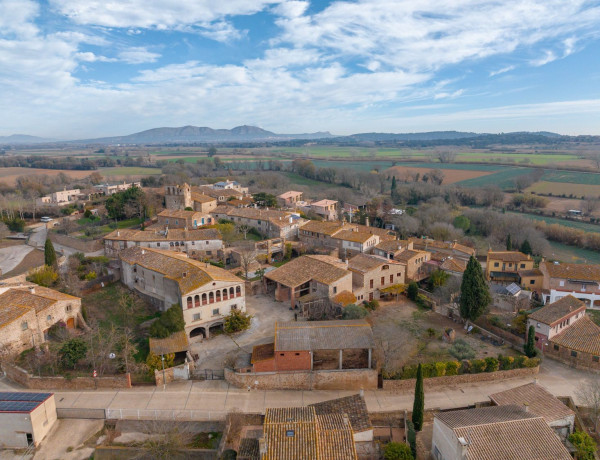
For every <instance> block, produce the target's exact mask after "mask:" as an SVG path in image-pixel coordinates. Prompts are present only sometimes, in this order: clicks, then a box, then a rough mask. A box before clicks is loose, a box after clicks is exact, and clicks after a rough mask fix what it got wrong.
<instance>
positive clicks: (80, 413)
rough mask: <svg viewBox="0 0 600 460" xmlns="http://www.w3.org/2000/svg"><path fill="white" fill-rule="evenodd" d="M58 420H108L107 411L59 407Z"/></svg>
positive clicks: (57, 409) (57, 410)
mask: <svg viewBox="0 0 600 460" xmlns="http://www.w3.org/2000/svg"><path fill="white" fill-rule="evenodd" d="M56 416H57V417H58V418H86V419H98V420H102V419H105V418H106V411H105V409H83V408H79V407H57V408H56Z"/></svg>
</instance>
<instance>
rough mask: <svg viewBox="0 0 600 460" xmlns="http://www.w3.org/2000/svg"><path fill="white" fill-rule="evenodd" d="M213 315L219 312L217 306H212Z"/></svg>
mask: <svg viewBox="0 0 600 460" xmlns="http://www.w3.org/2000/svg"><path fill="white" fill-rule="evenodd" d="M212 314H213V316H217V315H218V314H219V309H218V308H213V313H212Z"/></svg>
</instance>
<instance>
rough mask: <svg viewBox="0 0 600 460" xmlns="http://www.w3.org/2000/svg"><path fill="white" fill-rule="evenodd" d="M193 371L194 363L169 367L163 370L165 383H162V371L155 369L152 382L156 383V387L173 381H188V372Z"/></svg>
mask: <svg viewBox="0 0 600 460" xmlns="http://www.w3.org/2000/svg"><path fill="white" fill-rule="evenodd" d="M193 370H194V363H193V362H189V363H184V364H180V365H179V366H174V367H169V368H168V369H165V372H164V376H165V382H163V370H162V369H155V370H154V380H155V382H156V386H157V387H158V386H160V385H163V384H164V383H171V382H173V381H175V380H189V379H190V372H191V371H193Z"/></svg>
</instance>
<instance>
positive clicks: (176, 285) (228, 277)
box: [119, 247, 246, 339]
mask: <svg viewBox="0 0 600 460" xmlns="http://www.w3.org/2000/svg"><path fill="white" fill-rule="evenodd" d="M119 259H120V261H121V280H122V282H123V283H124V284H125V285H126V286H127V287H129V288H130V289H133V290H135V291H137V292H138V293H140V294H141V295H142V296H143V297H145V298H146V299H147V300H149V301H150V302H152V303H153V304H154V305H155V306H157V307H158V308H159V309H160V310H163V311H164V310H166V309H168V308H170V307H171V306H172V305H175V304H179V305H181V308H182V309H183V318H184V320H185V331H186V333H187V334H188V336H189V337H190V339H191V338H195V337H209V335H210V332H211V328H221V327H222V326H223V322H224V318H225V316H227V315H228V314H229V313H230V312H231V311H232V310H241V311H245V310H246V301H245V286H244V282H243V281H242V280H241V279H240V278H238V277H237V276H235V275H233V274H232V273H230V272H228V271H227V270H224V269H222V268H219V267H215V266H213V265H210V264H208V263H204V262H199V261H197V260H193V259H190V258H188V257H187V256H186V255H184V254H181V253H177V252H171V251H165V250H160V249H154V248H152V249H151V248H147V249H144V248H140V247H132V248H128V249H125V250H123V251H121V252H120V253H119Z"/></svg>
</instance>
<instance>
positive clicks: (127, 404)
mask: <svg viewBox="0 0 600 460" xmlns="http://www.w3.org/2000/svg"><path fill="white" fill-rule="evenodd" d="M590 378H598V376H597V375H595V374H594V375H590V374H588V373H586V372H582V371H577V370H574V369H569V368H567V367H565V366H562V365H561V364H559V363H556V362H552V361H550V360H546V362H545V363H544V365H543V366H542V369H541V371H540V374H539V375H538V380H539V383H540V384H541V385H543V386H544V387H546V388H547V389H548V390H549V391H550V392H552V393H553V394H555V395H557V396H571V397H573V398H574V399H575V400H576V401H577V397H576V394H575V393H576V390H577V387H578V385H579V384H580V382H582V381H585V380H587V379H590ZM532 380H533V378H532V377H527V378H517V379H510V380H504V381H497V382H485V383H478V384H470V385H468V384H465V385H456V386H452V387H448V388H444V389H439V390H436V391H426V393H425V406H426V408H428V409H429V408H431V409H434V408H439V409H450V408H455V407H464V406H467V405H471V404H474V403H476V402H480V401H487V400H488V395H490V394H492V393H495V392H498V391H503V390H506V389H509V388H514V387H516V386H519V385H523V384H525V383H530V382H531V381H532ZM353 393H356V392H355V391H293V390H286V391H262V390H261V391H258V390H251V391H248V390H244V389H240V388H234V387H231V386H229V385H228V384H227V383H226V382H223V381H207V382H198V381H194V382H192V381H185V382H173V383H171V384H169V385H167V387H166V389H163V388H162V387H158V388H156V387H136V388H132V389H130V390H118V391H117V390H97V391H57V392H55V394H56V405H57V407H59V408H79V409H113V410H114V412H113V416H115V414H117V415H116V416H117V417H118V413H119V410H122V411H123V413H124V414H125V415H128V416H129V417H131V416H133V417H135V416H136V415H135V414H136V412H137V410H140V411H141V415H142V416H144V415H150V416H154V414H155V412H154V411H157V412H156V413H158V414H161V412H160V411H196V412H195V416H194V417H195V418H198V419H204V418H217V419H221V418H223V417H224V415H225V413H226V412H227V411H231V410H233V409H237V410H240V411H244V412H264V410H265V408H267V407H283V406H303V405H307V404H311V403H314V402H318V401H324V400H328V399H333V398H338V397H341V396H346V395H350V394H353ZM365 400H366V402H367V407H368V409H369V411H372V412H381V411H389V410H404V409H406V410H411V408H412V404H413V394H412V391H409V392H401V393H396V392H390V391H383V390H369V391H365ZM166 413H167V414H168V413H170V412H166ZM163 414H164V413H163ZM161 415H162V414H161ZM183 415H184V414H181V416H183ZM162 416H164V415H162Z"/></svg>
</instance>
